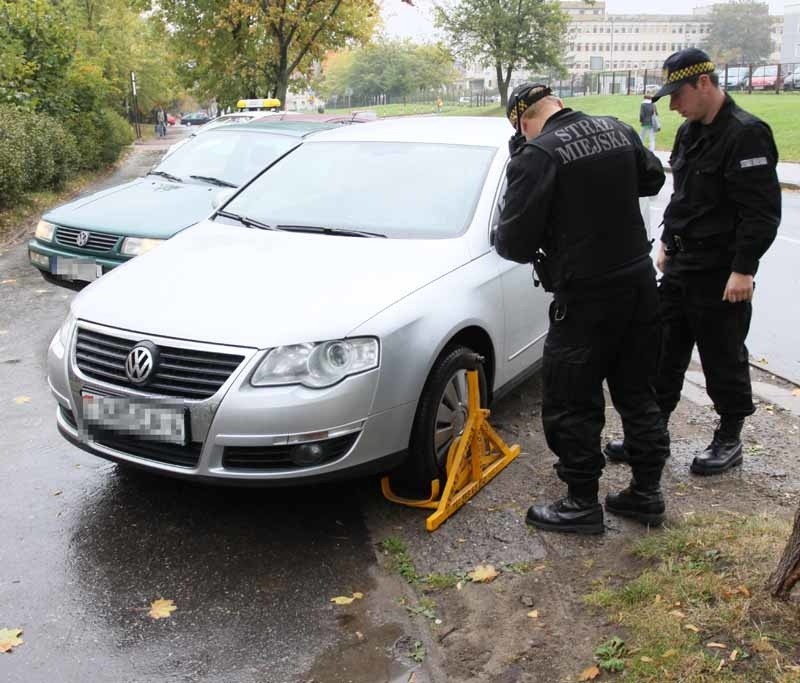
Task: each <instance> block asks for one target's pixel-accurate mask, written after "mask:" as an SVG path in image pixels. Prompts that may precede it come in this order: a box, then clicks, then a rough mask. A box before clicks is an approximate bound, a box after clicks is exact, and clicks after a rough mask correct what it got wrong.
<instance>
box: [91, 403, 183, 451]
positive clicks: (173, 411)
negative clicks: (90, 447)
mask: <svg viewBox="0 0 800 683" xmlns="http://www.w3.org/2000/svg"><path fill="white" fill-rule="evenodd" d="M81 397H82V398H83V419H84V420H85V421H86V422H87V423H88V424H89V425H90V427H91V426H93V427H95V428H99V429H105V430H109V431H113V432H120V433H123V434H128V435H130V436H135V437H138V438H140V439H149V440H150V441H161V442H166V443H173V444H178V445H181V446H185V445H186V441H187V428H186V423H187V419H186V418H187V413H186V408H184V407H182V406H165V405H160V404H158V403H153V402H152V401H144V400H141V399H136V398H125V397H118V396H98V395H96V394H91V393H89V392H82V393H81Z"/></svg>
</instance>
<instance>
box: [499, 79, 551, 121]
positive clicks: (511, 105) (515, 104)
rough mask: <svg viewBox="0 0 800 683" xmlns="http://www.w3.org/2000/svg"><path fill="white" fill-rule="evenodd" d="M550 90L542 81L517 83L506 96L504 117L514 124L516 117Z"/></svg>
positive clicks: (549, 93) (548, 93) (549, 92)
mask: <svg viewBox="0 0 800 683" xmlns="http://www.w3.org/2000/svg"><path fill="white" fill-rule="evenodd" d="M552 92H553V91H552V90H550V88H549V87H548V86H546V85H544V84H543V83H523V84H522V85H518V86H517V87H516V88H514V90H512V91H511V94H510V95H509V96H508V104H507V105H506V118H507V119H508V120H509V121H511V124H512V125H514V126H516V125H517V119H518V118H519V117H520V116H522V113H523V112H524V111H525V110H526V109H527V108H528V107H530V106H531V105H532V104H533V103H534V102H538V101H539V100H541V99H542V98H543V97H547V96H548V95H551V94H552Z"/></svg>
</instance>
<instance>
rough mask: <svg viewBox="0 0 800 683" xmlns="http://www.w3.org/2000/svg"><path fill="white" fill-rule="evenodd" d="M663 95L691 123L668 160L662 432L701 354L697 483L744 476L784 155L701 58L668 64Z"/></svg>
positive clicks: (661, 259) (609, 449)
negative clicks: (751, 342) (709, 428)
mask: <svg viewBox="0 0 800 683" xmlns="http://www.w3.org/2000/svg"><path fill="white" fill-rule="evenodd" d="M667 95H669V97H670V109H672V110H674V111H677V112H678V113H679V114H681V116H683V117H684V118H685V119H686V121H685V122H684V123H683V125H682V126H681V127H680V129H679V130H678V133H677V135H676V136H675V144H674V146H673V148H672V155H671V156H670V160H669V163H670V166H671V167H672V177H673V186H674V187H673V193H672V198H671V199H670V202H669V205H668V206H667V208H666V211H665V212H664V231H663V234H662V235H661V244H660V250H659V255H658V259H657V265H658V268H659V270H661V271H662V272H663V273H664V277H663V278H662V280H661V285H660V288H659V295H660V299H661V314H662V318H663V323H664V330H663V347H662V352H661V359H660V362H659V368H658V373H657V375H656V379H655V388H656V395H657V399H658V404H659V406H660V408H661V410H662V412H663V413H664V418H665V421H666V420H668V419H669V416H670V414H671V413H672V411H673V410H675V406H676V405H677V403H678V400H679V399H680V394H681V387H682V386H683V379H684V374H685V373H686V368H687V367H688V365H689V360H690V358H691V355H692V349H693V347H694V345H695V343H696V344H697V349H698V351H699V353H700V360H701V362H702V364H703V373H704V374H705V379H706V389H707V391H708V395H709V396H710V398H711V400H712V401H713V402H714V409H715V410H716V411H717V413H718V414H719V416H720V420H719V426H718V428H717V429H716V430H715V432H714V436H713V438H712V440H711V443H710V444H709V445H708V446H707V448H706V449H705V450H704V451H703V452H702V453H700V454H698V455H697V457H695V458H694V460H693V461H692V464H691V471H692V472H694V473H695V474H717V473H719V472H724V471H726V470H728V469H730V468H732V467H735V466H737V465H739V464H741V462H742V442H741V438H740V437H741V431H742V425H743V424H744V419H745V417H746V416H748V415H751V414H752V413H753V412H754V411H755V408H754V406H753V397H752V393H751V388H750V367H749V365H748V352H747V347H746V346H745V339H746V337H747V332H748V330H749V327H750V316H751V313H752V305H751V300H752V298H753V288H754V281H753V278H754V276H755V274H756V271H757V270H758V263H759V260H760V259H761V257H762V256H763V255H764V253H765V252H766V250H767V249H768V248H769V246H770V244H772V242H773V240H774V239H775V235H776V233H777V230H778V225H779V224H780V219H781V191H780V184H779V182H778V177H777V173H776V169H775V167H776V164H777V161H778V152H777V150H776V148H775V142H774V140H773V138H772V131H771V130H770V128H769V126H768V125H767V124H766V123H764V122H763V121H761V120H759V119H758V118H756V117H755V116H753V115H752V114H749V113H748V112H746V111H744V110H743V109H741V108H740V107H739V106H737V105H736V103H735V102H734V101H733V100H732V99H731V98H730V97H729V96H728V95H727V94H726V93H725V92H723V91H722V90H720V88H719V81H718V78H717V75H716V73H714V64H713V63H712V62H711V60H710V59H709V57H708V55H707V54H706V53H705V52H703V51H702V50H697V49H693V48H691V49H686V50H681V51H680V52H676V53H675V54H673V55H671V56H670V57H668V58H667V60H666V62H664V85H663V86H662V88H661V89H660V90H659V91H658V92H657V93H656V94H655V96H654V97H653V100H654V101H655V100H657V99H658V98H660V97H666V96H667ZM625 446H626V445H625V444H624V443H623V442H622V441H612V442H610V443H609V444H607V445H606V448H605V452H606V455H607V456H608V457H609V459H611V460H627V459H628V454H627V450H629V449H626V447H625Z"/></svg>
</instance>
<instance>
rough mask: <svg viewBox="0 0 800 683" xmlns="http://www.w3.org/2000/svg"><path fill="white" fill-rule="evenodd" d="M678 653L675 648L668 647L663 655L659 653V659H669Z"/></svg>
mask: <svg viewBox="0 0 800 683" xmlns="http://www.w3.org/2000/svg"><path fill="white" fill-rule="evenodd" d="M676 654H678V651H677V650H673V649H669V650H667V651H666V652H665V653H664V654H663V655H661V659H669V658H670V657H674V656H675V655H676Z"/></svg>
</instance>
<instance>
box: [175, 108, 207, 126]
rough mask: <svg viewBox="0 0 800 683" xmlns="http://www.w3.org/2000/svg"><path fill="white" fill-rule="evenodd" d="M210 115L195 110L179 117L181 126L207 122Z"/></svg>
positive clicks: (198, 124)
mask: <svg viewBox="0 0 800 683" xmlns="http://www.w3.org/2000/svg"><path fill="white" fill-rule="evenodd" d="M210 120H211V117H210V116H209V115H208V114H206V113H205V112H204V111H196V112H194V113H192V114H185V115H184V116H183V117H182V118H181V125H182V126H202V125H204V124H206V123H208V122H209V121H210Z"/></svg>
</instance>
